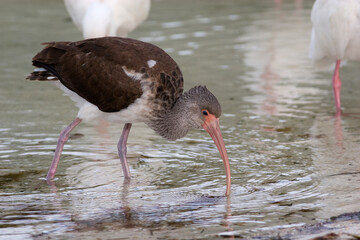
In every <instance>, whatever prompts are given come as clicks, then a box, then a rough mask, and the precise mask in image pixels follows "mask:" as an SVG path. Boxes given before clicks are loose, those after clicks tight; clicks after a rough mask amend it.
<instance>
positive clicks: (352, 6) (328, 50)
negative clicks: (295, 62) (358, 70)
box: [310, 0, 360, 116]
mask: <svg viewBox="0 0 360 240" xmlns="http://www.w3.org/2000/svg"><path fill="white" fill-rule="evenodd" d="M311 21H312V24H313V29H312V34H311V43H310V58H311V59H313V60H314V61H315V64H316V66H317V67H322V68H324V67H330V66H331V65H332V64H334V63H335V70H334V74H333V78H332V83H333V90H334V97H335V106H336V115H337V116H340V115H341V114H342V112H341V103H340V90H341V79H340V62H341V61H342V60H359V59H360V1H359V0H347V1H344V0H316V2H315V3H314V5H313V8H312V12H311Z"/></svg>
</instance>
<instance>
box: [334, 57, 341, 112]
mask: <svg viewBox="0 0 360 240" xmlns="http://www.w3.org/2000/svg"><path fill="white" fill-rule="evenodd" d="M333 90H334V98H335V106H336V115H337V116H340V115H341V103H340V90H341V79H340V60H337V61H336V66H335V71H334V76H333Z"/></svg>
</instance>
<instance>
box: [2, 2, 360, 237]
mask: <svg viewBox="0 0 360 240" xmlns="http://www.w3.org/2000/svg"><path fill="white" fill-rule="evenodd" d="M277 2H279V1H277ZM312 2H313V1H302V2H301V1H296V2H295V1H290V0H289V1H284V2H283V4H282V5H276V4H275V3H274V2H273V1H270V0H269V1H262V0H251V1H246V0H242V1H230V0H222V1H206V0H197V1H188V0H184V1H181V4H180V3H179V1H176V0H166V1H165V0H163V1H153V2H152V9H151V13H150V16H149V18H148V20H147V21H146V22H145V23H144V24H143V25H141V26H140V27H139V28H138V29H136V30H135V31H134V32H133V33H131V34H130V37H132V38H137V39H141V40H143V41H148V42H151V43H154V44H156V45H158V46H160V47H162V48H163V49H165V50H166V51H167V52H168V53H169V54H170V55H171V56H172V57H173V58H174V59H175V60H176V61H177V62H178V64H179V65H180V67H181V69H182V71H183V74H184V79H185V87H186V89H188V88H190V87H192V86H194V85H198V84H203V85H204V84H206V85H207V87H208V88H209V89H210V90H211V91H212V92H213V93H214V94H215V95H216V96H217V98H218V99H219V101H220V102H221V104H222V108H223V114H222V117H221V128H222V132H223V137H224V139H225V144H226V147H227V150H228V153H229V159H230V164H231V171H232V194H231V196H230V197H229V198H225V197H223V194H224V192H225V173H224V169H223V164H222V161H221V158H220V156H219V153H218V151H217V149H216V147H215V145H214V144H213V142H212V140H211V138H210V137H209V136H208V135H207V134H206V132H204V131H193V132H191V133H190V134H188V135H187V136H186V137H185V138H183V139H180V140H177V141H175V142H170V141H167V140H164V139H162V138H160V137H159V136H157V135H156V134H154V133H153V132H152V130H150V129H148V128H147V127H146V126H145V125H143V124H135V125H134V127H133V128H132V130H131V133H130V137H129V145H128V155H129V164H130V168H131V173H132V176H133V179H132V181H131V183H130V184H124V183H123V177H122V170H121V166H120V163H119V160H118V156H117V149H116V144H117V141H118V138H119V136H120V134H121V130H122V126H121V125H112V126H109V127H107V128H99V127H98V126H95V127H94V126H92V125H87V124H81V125H80V126H78V127H77V128H76V129H75V130H74V132H73V134H74V135H73V136H72V139H71V140H70V141H69V142H68V143H67V144H66V145H65V149H64V152H63V156H62V158H61V161H60V165H59V168H58V171H57V174H56V181H55V185H53V186H48V185H47V184H46V183H44V182H43V180H42V179H43V178H44V177H45V175H46V172H47V170H48V167H49V165H50V162H51V159H52V156H53V154H54V149H55V145H56V142H57V138H58V134H59V132H60V130H61V129H62V128H63V127H65V126H66V125H67V124H68V123H69V122H71V121H72V120H73V118H74V117H75V116H76V113H77V109H76V107H75V105H74V103H73V102H71V100H69V99H68V98H67V97H65V96H63V94H62V92H61V91H60V90H59V89H57V88H56V87H55V86H54V85H53V84H50V83H40V82H29V81H26V80H24V78H25V77H26V76H27V74H28V73H29V72H30V71H31V70H32V67H31V58H32V56H33V55H34V54H35V53H36V52H37V51H39V50H40V49H41V45H40V43H41V42H46V41H55V40H79V39H81V34H80V32H79V31H78V30H77V29H76V28H75V27H74V25H73V24H72V23H71V21H70V19H69V18H68V15H67V13H66V10H65V8H64V6H63V2H62V1H55V0H53V1H49V0H33V1H27V0H3V2H2V6H3V7H2V8H1V10H0V12H1V14H0V18H1V21H0V29H1V32H2V37H1V39H0V41H1V44H0V48H1V51H0V54H1V60H0V65H1V66H0V76H1V80H0V109H1V115H0V132H1V134H0V214H1V218H0V238H1V239H31V238H37V239H43V238H44V239H45V238H60V239H66V238H70V237H72V238H74V237H76V238H79V239H80V238H81V239H86V238H95V237H101V238H104V239H105V238H124V239H126V238H130V237H131V238H134V239H142V238H149V239H151V238H153V239H156V238H161V239H191V238H207V239H209V238H222V237H226V236H242V237H245V238H250V237H253V236H261V235H265V234H266V233H267V232H270V231H274V230H276V229H281V228H286V227H291V226H301V225H303V224H306V223H314V222H317V221H320V220H323V219H327V218H329V217H331V216H335V215H338V214H341V213H345V212H353V211H359V206H358V202H359V201H360V187H359V186H360V174H359V172H360V161H359V157H358V155H359V154H358V151H359V145H360V137H359V136H360V135H359V132H360V130H359V125H360V122H359V120H358V119H356V118H342V119H341V120H337V119H335V118H334V117H333V116H334V104H333V96H332V89H331V72H325V73H319V72H316V71H315V69H314V68H313V66H312V63H311V61H309V60H308V58H307V52H308V45H309V36H310V30H311V24H310V22H309V16H310V9H311V6H312ZM175 9H176V10H175ZM357 64H358V63H356V62H350V63H348V64H347V65H346V66H344V67H343V68H342V70H341V76H342V78H343V89H342V93H343V95H342V104H343V107H344V112H347V113H360V107H359V104H358V102H359V100H360V86H359V85H360V82H359V81H357V76H359V74H360V69H359V68H358V67H357Z"/></svg>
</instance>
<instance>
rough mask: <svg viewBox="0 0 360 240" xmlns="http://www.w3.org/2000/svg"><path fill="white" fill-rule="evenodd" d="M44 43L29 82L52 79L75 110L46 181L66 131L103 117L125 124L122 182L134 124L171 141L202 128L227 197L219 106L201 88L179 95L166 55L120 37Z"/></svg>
mask: <svg viewBox="0 0 360 240" xmlns="http://www.w3.org/2000/svg"><path fill="white" fill-rule="evenodd" d="M44 44H45V45H46V47H45V48H44V49H43V50H42V51H40V52H39V53H38V54H36V55H35V57H34V58H33V60H32V62H33V65H34V66H35V67H36V69H35V70H34V71H33V72H32V73H31V74H30V75H29V76H28V77H27V79H29V80H39V81H55V82H56V83H57V84H58V85H59V86H60V88H61V89H62V90H63V91H64V92H65V93H66V94H67V95H69V96H70V98H71V99H72V100H74V101H75V102H76V103H77V106H78V107H79V112H78V115H77V117H76V118H75V120H74V121H73V122H72V123H70V125H69V126H67V127H66V128H65V129H64V130H63V131H62V132H61V134H60V137H59V140H58V143H57V147H56V151H55V155H54V158H53V161H52V164H51V166H50V169H49V171H48V174H47V177H46V179H47V180H52V179H53V178H54V175H55V171H56V168H57V165H58V163H59V159H60V155H61V152H62V149H63V147H64V144H65V143H66V141H67V140H68V137H69V133H70V131H71V130H72V129H73V128H74V127H76V126H77V125H78V124H79V123H80V122H81V121H93V120H95V119H98V118H100V119H101V118H102V119H106V120H108V121H110V122H114V121H116V122H120V123H124V124H125V126H124V129H123V132H122V134H121V137H120V140H119V142H118V154H119V158H120V161H121V164H122V169H123V173H124V177H125V178H126V179H130V170H129V166H128V163H127V160H126V142H127V138H128V135H129V132H130V128H131V124H132V123H136V122H144V123H145V124H147V125H148V126H149V127H150V128H152V129H153V130H154V131H155V132H156V133H158V134H159V135H160V136H162V137H164V138H166V139H169V140H175V139H179V138H181V137H184V136H185V135H186V134H187V132H188V131H189V130H191V129H201V128H204V129H205V130H206V131H207V132H208V133H209V134H210V136H211V138H212V139H213V141H214V142H215V144H216V146H217V148H218V150H219V152H220V155H221V157H222V160H223V163H224V166H225V172H226V184H227V187H226V193H225V195H226V196H228V195H229V194H230V182H231V180H230V165H229V160H228V155H227V152H226V148H225V144H224V141H223V138H222V135H221V131H220V126H219V117H220V115H221V107H220V104H219V102H218V100H217V99H216V97H215V96H214V95H213V94H212V93H211V92H210V91H209V90H208V89H207V88H206V87H205V86H196V87H193V88H191V89H190V90H188V91H187V92H184V93H183V76H182V73H181V71H180V68H179V67H178V65H177V64H176V62H175V61H174V60H173V59H172V58H171V57H170V56H169V55H168V54H167V53H165V52H164V51H163V50H162V49H160V48H158V47H156V46H154V45H152V44H149V43H145V42H141V41H138V40H134V39H128V38H119V37H103V38H94V39H87V40H83V41H78V42H49V43H44Z"/></svg>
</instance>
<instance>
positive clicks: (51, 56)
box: [33, 37, 183, 112]
mask: <svg viewBox="0 0 360 240" xmlns="http://www.w3.org/2000/svg"><path fill="white" fill-rule="evenodd" d="M46 44H47V47H46V48H45V49H44V50H43V51H41V52H40V53H38V54H37V55H36V56H35V57H34V58H33V64H34V65H35V66H39V67H44V68H46V69H47V70H48V71H50V72H52V73H53V74H54V75H56V76H57V77H58V78H59V80H60V81H61V82H62V83H63V84H64V85H65V86H66V87H67V88H69V89H70V90H72V91H74V92H76V93H77V94H78V95H80V96H81V97H83V98H84V99H86V100H87V101H89V102H91V103H93V104H95V105H96V106H98V107H99V109H100V110H102V111H104V112H115V111H120V110H121V109H123V108H126V107H127V106H129V105H130V104H131V103H133V102H134V101H135V100H136V99H137V98H139V97H140V96H141V94H142V88H141V81H143V80H147V81H150V82H151V84H150V86H151V90H152V92H153V93H154V96H157V97H156V98H159V99H161V98H163V97H164V96H166V95H168V94H169V93H173V94H172V95H173V97H174V98H176V99H177V98H178V97H179V96H180V95H181V93H182V87H183V80H182V74H181V71H180V69H179V68H178V66H177V64H176V63H175V61H174V60H173V59H172V58H171V57H170V56H169V55H167V54H166V53H165V52H164V51H163V50H161V49H160V48H158V47H156V46H154V45H152V44H148V43H144V42H141V41H137V40H133V39H125V38H117V37H105V38H96V39H88V40H83V41H79V42H52V43H46ZM149 60H154V61H156V64H155V66H153V67H150V66H149V65H148V61H149ZM124 68H126V69H128V70H129V71H134V72H135V73H141V76H142V78H141V80H140V79H134V78H132V77H130V76H128V75H127V74H126V73H125V72H124ZM174 75H176V78H174V77H172V78H171V77H170V78H169V77H165V79H164V77H163V76H174ZM164 83H165V84H164ZM160 85H161V86H160ZM174 93H175V94H174Z"/></svg>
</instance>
